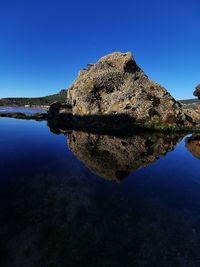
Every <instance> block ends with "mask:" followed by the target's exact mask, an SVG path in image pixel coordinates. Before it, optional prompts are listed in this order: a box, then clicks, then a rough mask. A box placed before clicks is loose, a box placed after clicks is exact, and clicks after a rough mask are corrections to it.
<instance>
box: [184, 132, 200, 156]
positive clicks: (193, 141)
mask: <svg viewBox="0 0 200 267" xmlns="http://www.w3.org/2000/svg"><path fill="white" fill-rule="evenodd" d="M185 142H186V144H185V145H186V147H187V149H188V151H190V152H191V154H192V155H193V156H194V157H196V158H198V159H200V134H193V135H192V136H190V137H187V138H186V140H185Z"/></svg>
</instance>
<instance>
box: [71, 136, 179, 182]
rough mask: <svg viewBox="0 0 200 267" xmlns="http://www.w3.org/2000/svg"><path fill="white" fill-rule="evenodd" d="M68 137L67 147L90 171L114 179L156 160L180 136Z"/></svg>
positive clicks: (171, 146)
mask: <svg viewBox="0 0 200 267" xmlns="http://www.w3.org/2000/svg"><path fill="white" fill-rule="evenodd" d="M67 137H68V138H67V140H68V147H69V148H70V149H71V150H72V152H73V153H74V154H75V156H76V157H77V158H78V159H79V160H81V161H82V162H83V163H84V164H85V165H86V166H87V167H88V168H89V169H90V170H91V171H92V172H94V173H96V174H98V175H99V176H101V177H104V178H106V179H109V180H115V181H121V180H122V179H123V178H125V177H126V176H127V175H129V173H131V172H133V171H135V170H137V169H138V168H141V167H145V166H147V165H149V164H151V163H153V162H154V161H156V160H158V159H159V157H160V156H162V155H165V154H166V153H167V152H168V151H171V150H173V148H174V147H175V145H176V144H177V142H179V141H180V135H179V136H177V135H155V134H154V135H151V136H150V135H147V134H143V135H134V136H131V137H129V138H118V137H114V136H106V135H94V134H89V133H83V132H75V131H73V132H71V133H68V134H67Z"/></svg>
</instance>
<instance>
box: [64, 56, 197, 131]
mask: <svg viewBox="0 0 200 267" xmlns="http://www.w3.org/2000/svg"><path fill="white" fill-rule="evenodd" d="M67 95H68V101H70V103H71V106H72V113H73V115H75V116H77V115H78V116H87V117H89V116H94V115H95V116H105V115H106V116H113V115H122V114H123V115H125V116H126V118H127V119H128V118H131V120H132V121H135V122H139V123H143V124H144V123H146V124H148V125H150V126H154V125H162V124H163V125H169V124H175V125H179V126H187V127H191V125H192V123H193V122H194V121H193V119H192V118H190V116H189V115H188V114H187V116H186V114H185V112H184V110H183V108H182V104H181V103H180V102H178V101H176V100H175V99H174V98H173V97H172V96H171V95H170V94H169V93H168V92H167V90H166V89H165V88H164V87H162V86H160V85H159V84H157V83H155V82H153V81H151V80H150V79H149V78H148V77H147V75H146V74H145V73H144V72H143V71H142V70H141V69H140V67H138V65H137V64H136V62H135V60H134V59H133V56H132V54H131V53H129V52H128V53H119V52H115V53H112V54H109V55H107V56H105V57H103V58H101V59H100V60H99V61H98V62H97V63H96V64H94V65H92V64H90V65H89V66H88V68H87V69H84V70H81V71H80V73H79V75H78V78H77V80H76V81H75V82H74V83H73V84H72V86H71V87H70V88H69V90H68V92H67ZM124 122H125V120H124Z"/></svg>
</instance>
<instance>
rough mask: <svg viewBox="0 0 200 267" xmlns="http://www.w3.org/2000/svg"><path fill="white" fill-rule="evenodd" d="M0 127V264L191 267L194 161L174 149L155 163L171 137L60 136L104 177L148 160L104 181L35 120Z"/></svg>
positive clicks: (197, 243) (195, 221)
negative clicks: (119, 180) (115, 181)
mask: <svg viewBox="0 0 200 267" xmlns="http://www.w3.org/2000/svg"><path fill="white" fill-rule="evenodd" d="M0 129H1V131H0V141H1V143H0V151H1V155H2V158H1V162H0V171H1V179H0V185H1V186H0V222H1V227H0V265H1V266H6V267H13V266H15V267H40V266H41V267H43V266H44V267H57V266H59V267H65V266H70V267H71V266H77V267H84V266H87V267H93V266H95V267H102V266H104V267H110V266H114V267H121V266H123V267H129V266H137V267H144V266H145V267H151V266H153V267H154V266H159V267H194V266H195V267H196V266H200V260H199V251H200V250H199V247H200V186H199V184H200V183H199V180H200V179H199V171H200V166H199V161H198V160H195V159H194V157H193V156H191V154H190V153H188V152H187V150H186V149H185V143H184V142H181V143H180V144H179V145H178V146H177V149H175V150H174V151H173V152H172V153H168V154H167V156H166V157H163V158H162V159H160V160H157V159H158V158H159V157H160V156H161V155H164V154H165V153H167V151H171V150H173V148H174V146H175V144H176V143H177V142H179V140H180V138H181V136H176V135H174V136H167V135H158V134H157V135H151V136H148V135H144V134H142V135H134V136H132V137H128V138H122V137H113V136H103V135H101V136H99V135H94V134H90V133H80V132H74V131H72V132H68V133H66V132H64V133H65V134H66V135H67V138H68V143H69V146H70V149H71V151H72V152H73V153H74V154H75V155H76V156H77V157H79V158H80V160H82V161H83V162H84V163H85V164H86V165H87V166H88V167H89V168H91V170H92V171H93V172H96V173H97V172H98V173H99V174H100V175H101V176H104V177H108V178H109V179H121V178H123V177H124V176H126V175H127V174H128V173H130V172H132V171H134V170H136V169H137V168H140V167H143V166H147V165H148V164H150V163H152V162H155V164H153V165H151V166H148V167H147V168H142V169H141V170H140V171H138V172H137V171H136V172H134V175H133V176H132V175H131V174H130V176H129V177H128V178H127V179H125V180H124V181H123V183H112V182H110V181H106V180H104V179H100V178H99V177H97V176H96V175H95V174H94V173H92V172H90V171H89V169H87V168H85V167H84V165H83V164H81V163H80V161H78V160H76V157H75V156H74V155H73V153H72V152H71V151H70V150H68V148H67V147H66V140H65V137H64V136H63V135H61V136H56V135H53V134H51V133H50V132H49V130H48V128H47V127H46V125H45V123H36V122H33V121H28V122H25V121H16V120H10V119H9V120H8V123H6V121H5V119H2V120H0ZM13 133H14V134H13ZM126 165H127V166H126ZM109 167H110V170H109ZM119 170H120V172H121V173H122V174H123V175H120V176H118V175H116V172H117V173H118V171H119ZM194 170H195V171H194ZM121 173H120V174H121ZM133 177H134V179H132V178H133Z"/></svg>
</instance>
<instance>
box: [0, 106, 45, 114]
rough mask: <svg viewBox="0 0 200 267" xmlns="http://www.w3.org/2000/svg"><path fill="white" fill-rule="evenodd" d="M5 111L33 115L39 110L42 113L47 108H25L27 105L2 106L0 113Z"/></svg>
mask: <svg viewBox="0 0 200 267" xmlns="http://www.w3.org/2000/svg"><path fill="white" fill-rule="evenodd" d="M3 112H5V113H6V112H21V113H25V114H27V115H32V114H35V113H37V112H40V113H46V110H45V109H41V108H25V107H2V106H0V113H3Z"/></svg>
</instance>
